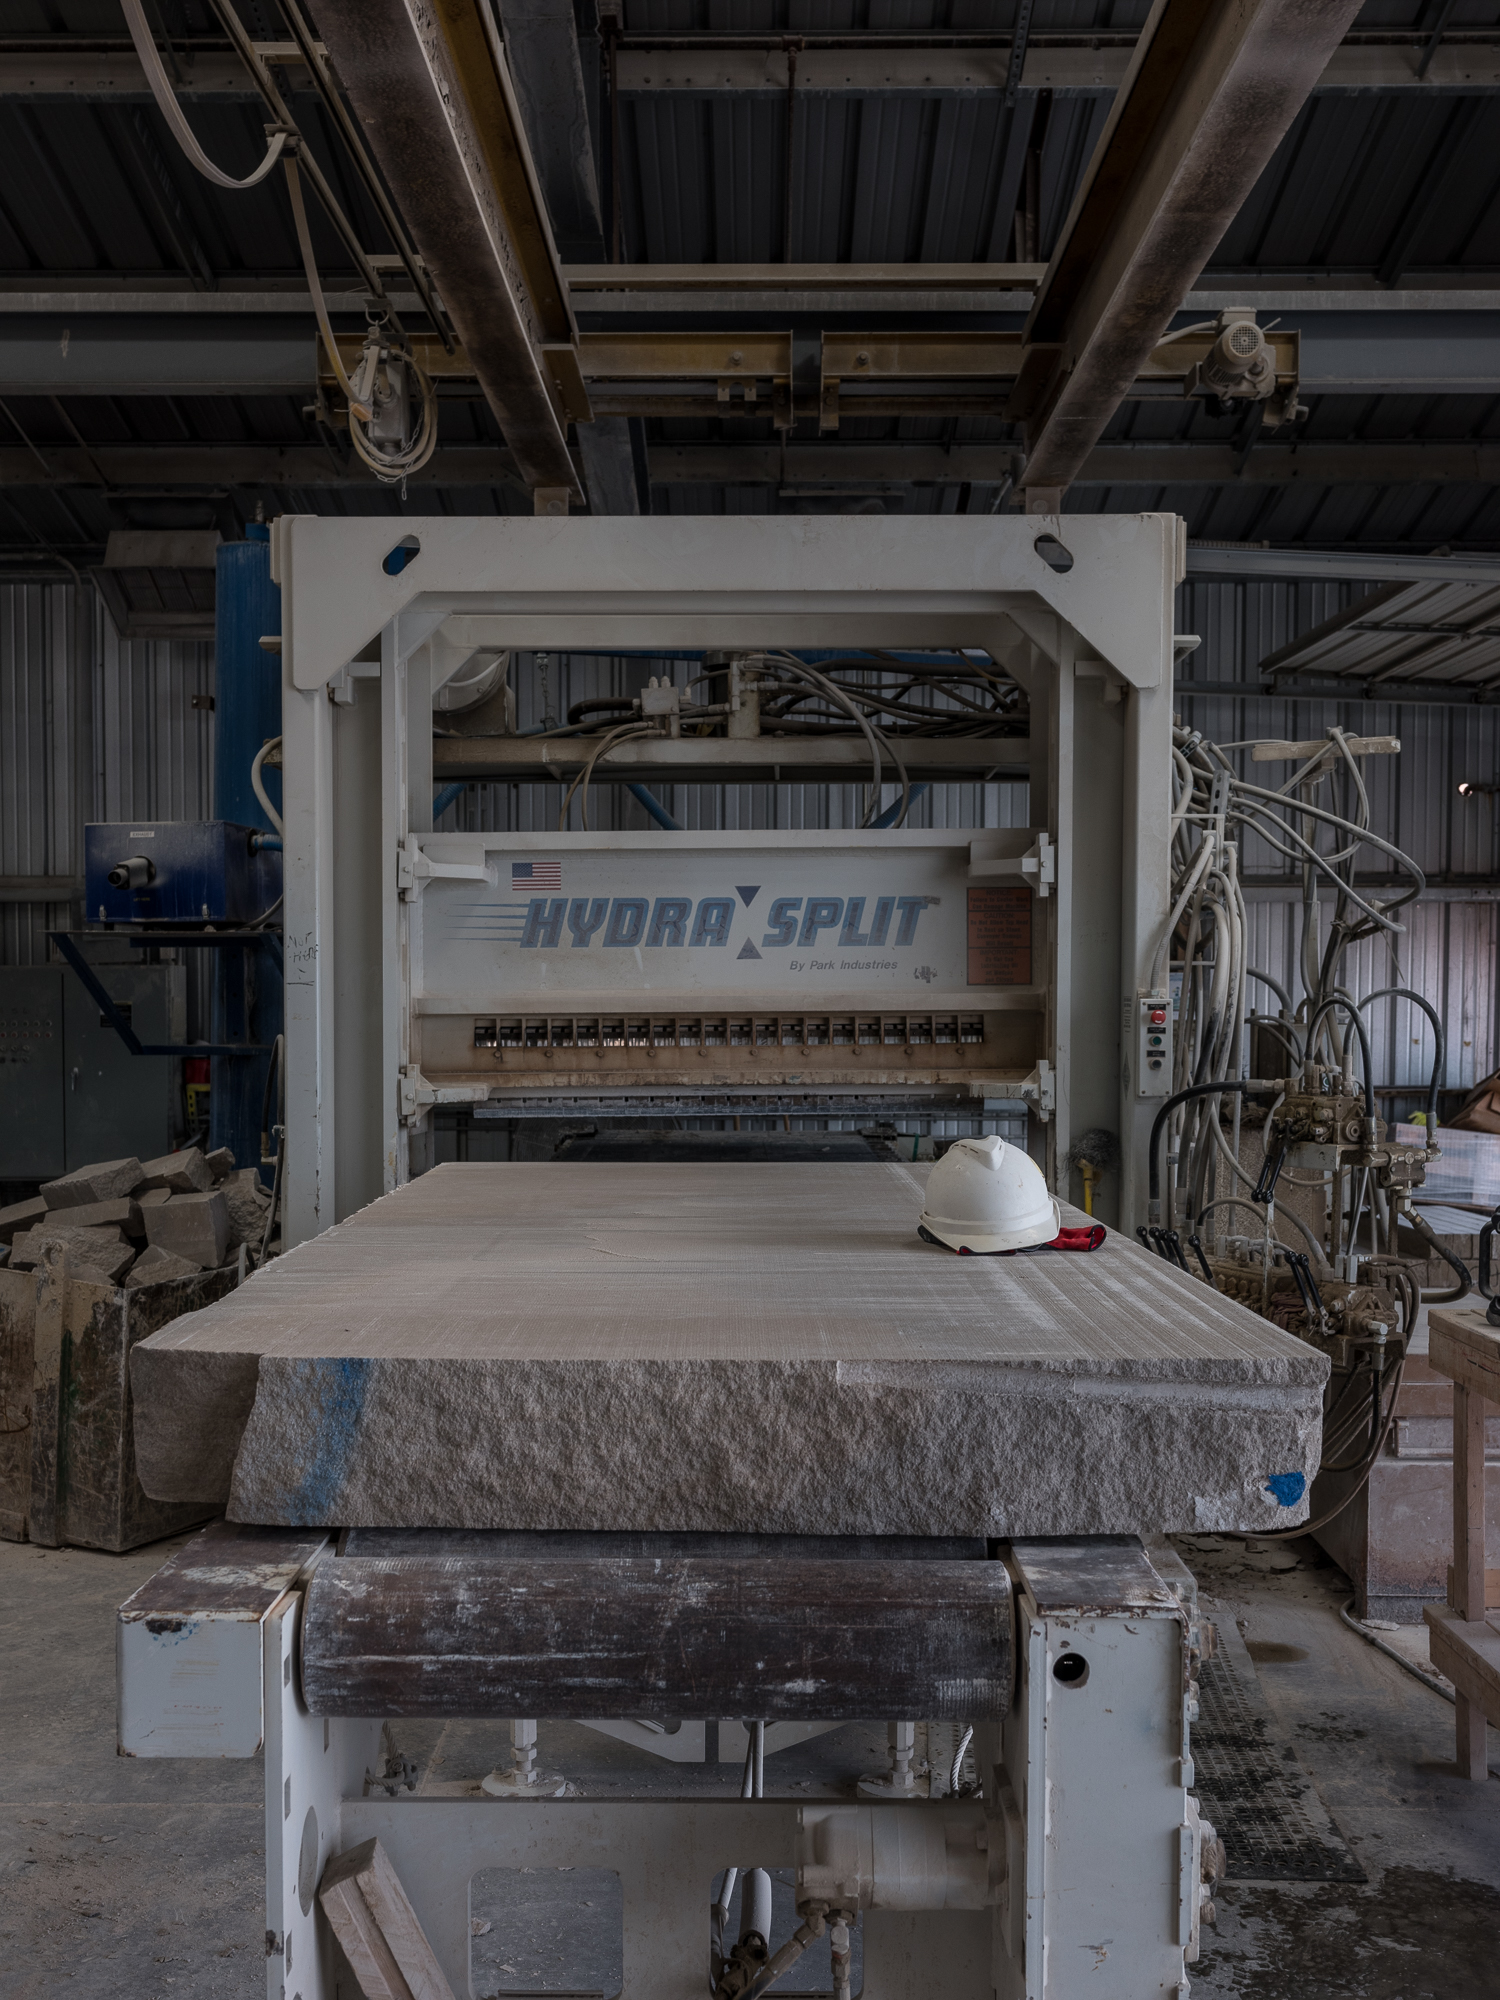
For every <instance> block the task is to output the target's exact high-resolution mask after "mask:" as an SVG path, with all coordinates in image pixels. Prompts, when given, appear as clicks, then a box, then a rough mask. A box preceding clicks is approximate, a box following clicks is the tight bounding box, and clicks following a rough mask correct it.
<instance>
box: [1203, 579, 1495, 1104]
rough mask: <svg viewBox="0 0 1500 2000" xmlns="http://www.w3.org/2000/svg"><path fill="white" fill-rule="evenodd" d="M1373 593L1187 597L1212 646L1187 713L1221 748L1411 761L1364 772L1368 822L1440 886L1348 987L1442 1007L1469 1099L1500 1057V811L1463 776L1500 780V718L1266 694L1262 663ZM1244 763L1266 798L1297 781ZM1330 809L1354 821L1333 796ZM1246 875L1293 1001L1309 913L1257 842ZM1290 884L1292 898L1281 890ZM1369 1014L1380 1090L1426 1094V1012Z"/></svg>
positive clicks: (1453, 1061) (1235, 587)
mask: <svg viewBox="0 0 1500 2000" xmlns="http://www.w3.org/2000/svg"><path fill="white" fill-rule="evenodd" d="M1364 588H1365V586H1363V585H1359V584H1350V583H1285V582H1259V581H1257V582H1245V583H1227V582H1218V581H1213V582H1194V583H1189V584H1186V585H1184V586H1183V589H1182V591H1181V593H1180V597H1179V603H1178V613H1177V629H1178V631H1179V632H1196V633H1198V634H1199V635H1200V637H1201V638H1202V640H1203V644H1202V646H1201V647H1200V648H1199V650H1198V651H1197V652H1195V653H1193V654H1191V655H1189V657H1188V658H1187V659H1186V660H1185V661H1184V662H1183V665H1182V668H1181V670H1180V673H1179V679H1178V698H1179V700H1178V706H1179V710H1180V713H1181V715H1182V718H1183V721H1184V722H1185V723H1186V724H1187V725H1188V726H1189V727H1191V728H1194V729H1201V730H1202V732H1203V734H1204V735H1205V736H1207V737H1209V738H1211V739H1212V740H1213V741H1214V742H1217V743H1220V744H1231V743H1242V742H1245V741H1247V740H1251V739H1256V738H1260V739H1266V738H1276V739H1280V740H1283V741H1288V742H1298V741H1311V740H1312V739H1313V738H1315V737H1320V736H1322V735H1324V734H1325V732H1326V731H1327V730H1328V729H1329V728H1330V727H1331V726H1332V725H1335V724H1337V725H1338V726H1339V727H1341V728H1343V729H1346V730H1348V731H1350V732H1351V733H1353V734H1357V735H1361V736H1394V737H1397V738H1399V739H1400V742H1401V754H1400V755H1399V756H1396V757H1371V758H1368V759H1366V760H1365V766H1364V768H1365V772H1366V783H1367V786H1368V789H1369V794H1370V805H1371V824H1372V826H1373V827H1374V828H1375V830H1376V831H1377V832H1379V833H1381V834H1383V835H1384V836H1385V838H1387V839H1388V840H1390V841H1392V842H1393V843H1394V844H1395V845H1396V846H1398V847H1400V848H1401V849H1402V850H1403V851H1404V852H1405V853H1407V854H1409V855H1410V856H1411V858H1412V860H1413V861H1415V862H1416V863H1417V865H1418V867H1419V868H1421V869H1422V871H1423V873H1424V875H1425V876H1426V877H1427V879H1428V884H1429V887H1428V891H1427V893H1426V895H1424V896H1423V898H1422V899H1421V901H1420V902H1419V903H1417V904H1416V905H1414V906H1412V907H1410V908H1409V909H1408V910H1406V911H1405V912H1403V917H1404V920H1405V922H1406V926H1407V928H1406V932H1405V934H1404V936H1402V937H1399V938H1396V939H1393V940H1391V941H1390V942H1389V943H1386V942H1383V941H1380V940H1375V939H1372V940H1370V941H1368V942H1366V943H1363V944H1361V945H1358V946H1356V947H1355V948H1354V949H1353V950H1351V952H1350V954H1349V957H1348V959H1347V961H1346V964H1347V967H1348V978H1347V980H1346V982H1345V983H1346V984H1347V985H1348V986H1349V988H1350V990H1351V991H1353V992H1354V993H1356V994H1360V993H1368V992H1373V991H1375V990H1376V989H1377V988H1379V987H1382V986H1393V985H1402V986H1411V987H1414V988H1415V989H1416V991H1418V992H1419V993H1421V994H1423V995H1424V996H1425V997H1426V998H1427V999H1428V1000H1430V1001H1431V1002H1432V1003H1433V1005H1434V1006H1436V1007H1437V1008H1438V1010H1439V1012H1440V1013H1441V1014H1442V1017H1443V1022H1444V1027H1445V1030H1446V1034H1447V1043H1448V1046H1447V1050H1446V1053H1445V1060H1444V1065H1443V1075H1442V1079H1441V1081H1442V1083H1443V1085H1444V1086H1445V1087H1447V1088H1452V1089H1457V1088H1461V1087H1463V1086H1466V1085H1468V1084H1472V1083H1475V1082H1477V1081H1478V1079H1479V1078H1480V1077H1482V1076H1485V1075H1487V1074H1488V1073H1489V1071H1491V1070H1492V1069H1494V1068H1495V1066H1496V1062H1497V1060H1500V1032H1497V1007H1500V981H1497V977H1496V964H1497V952H1500V926H1497V922H1496V905H1495V887H1496V882H1497V878H1500V852H1497V841H1500V825H1497V801H1496V800H1495V798H1493V797H1491V796H1489V795H1483V796H1481V797H1478V798H1474V799H1464V798H1460V796H1459V792H1458V786H1459V781H1460V780H1461V779H1465V778H1468V779H1472V780H1477V781H1479V782H1482V783H1490V782H1493V781H1494V780H1495V778H1496V777H1497V775H1500V708H1496V707H1475V706H1472V705H1461V704H1458V703H1451V704H1448V705H1445V706H1437V705H1431V706H1429V705H1426V704H1418V703H1412V702H1362V701H1342V702H1341V701H1331V700H1328V699H1326V698H1324V699H1314V698H1310V697H1308V696H1306V695H1300V696H1281V697H1276V698H1270V697H1267V696H1266V695H1263V694H1262V693H1261V692H1260V683H1259V673H1258V669H1259V664H1260V662H1261V661H1262V660H1263V659H1265V658H1267V657H1268V655H1270V654H1271V653H1273V652H1275V651H1277V650H1278V648H1280V647H1282V646H1284V645H1286V644H1287V642H1288V641H1289V640H1291V639H1293V638H1295V637H1296V636H1297V635H1298V634H1299V633H1302V632H1306V631H1309V630H1310V629H1311V628H1312V627H1313V626H1314V625H1317V624H1320V623H1321V622H1322V621H1323V620H1324V619H1325V618H1331V617H1332V616H1333V615H1334V613H1335V612H1338V611H1342V610H1344V609H1345V608H1346V607H1347V606H1348V605H1349V604H1351V603H1353V602H1354V601H1356V600H1357V598H1358V597H1360V596H1361V595H1362V594H1363V591H1364ZM1194 680H1199V681H1205V682H1209V683H1211V684H1212V685H1213V686H1215V687H1216V688H1222V687H1223V686H1224V685H1225V684H1226V683H1231V682H1242V683H1243V684H1244V685H1245V689H1246V692H1245V694H1244V695H1243V696H1241V695H1238V694H1225V693H1217V692H1216V693H1213V694H1194V693H1193V692H1192V682H1193V681H1194ZM1235 761H1236V763H1237V764H1238V765H1239V766H1240V769H1241V770H1242V772H1243V773H1244V774H1245V775H1247V776H1249V777H1251V778H1252V779H1253V781H1255V782H1259V783H1261V784H1264V785H1267V786H1270V787H1274V786H1276V785H1279V784H1281V783H1282V782H1284V780H1285V779H1286V778H1287V777H1288V776H1289V775H1290V767H1289V766H1286V765H1277V764H1261V765H1257V766H1253V767H1252V766H1251V764H1250V762H1249V757H1248V753H1241V754H1240V755H1239V756H1237V757H1236V759H1235ZM1320 802H1322V803H1325V804H1329V803H1332V809H1333V810H1335V811H1341V810H1343V806H1342V805H1341V804H1339V803H1334V802H1330V801H1329V800H1328V799H1327V796H1326V794H1325V795H1324V798H1323V799H1322V801H1320ZM1360 865H1361V870H1362V872H1366V871H1368V872H1370V873H1374V872H1375V871H1376V868H1377V866H1378V856H1377V855H1374V854H1371V853H1370V852H1369V851H1368V850H1367V852H1366V854H1365V856H1364V857H1363V858H1362V861H1361V864H1360ZM1241 866H1242V871H1243V873H1244V875H1245V877H1246V879H1247V880H1250V881H1253V882H1255V883H1257V884H1259V885H1261V886H1258V887H1256V888H1255V889H1253V890H1252V891H1251V892H1250V902H1251V909H1250V924H1251V939H1252V945H1251V953H1250V962H1251V964H1252V965H1255V966H1257V967H1258V968H1259V969H1260V970H1262V971H1264V972H1267V973H1269V974H1270V975H1271V976H1272V978H1274V979H1277V980H1279V981H1280V982H1281V983H1282V984H1283V985H1284V986H1287V987H1289V988H1290V989H1291V990H1292V992H1293V995H1294V997H1297V996H1299V995H1300V992H1301V987H1300V984H1299V981H1298V979H1297V975H1296V967H1297V964H1298V961H1299V949H1300V947H1299V940H1300V935H1301V909H1300V900H1299V899H1300V884H1299V883H1298V880H1297V877H1296V874H1295V871H1294V869H1293V868H1292V866H1291V864H1290V863H1288V862H1287V861H1285V860H1284V859H1283V857H1282V856H1280V855H1279V854H1277V853H1275V852H1274V851H1273V850H1272V848H1271V847H1270V846H1269V845H1268V844H1267V843H1266V842H1264V841H1262V840H1259V839H1255V838H1251V839H1247V840H1246V841H1245V842H1244V843H1243V848H1242V855H1241ZM1278 877H1279V878H1280V879H1281V881H1283V882H1284V883H1285V884H1286V887H1285V888H1284V889H1283V888H1277V887H1273V886H1272V884H1273V882H1274V881H1275V878H1278ZM1325 904H1326V897H1325ZM1252 999H1253V1001H1254V1004H1256V1005H1258V1006H1259V1007H1261V1008H1262V1009H1265V1010H1270V1011H1274V1009H1275V1005H1276V1003H1275V1001H1274V999H1273V998H1272V996H1271V994H1270V993H1269V992H1267V991H1266V990H1265V989H1264V988H1262V989H1261V990H1260V992H1259V994H1258V996H1252ZM1367 1018H1368V1020H1369V1023H1370V1030H1371V1044H1372V1049H1371V1054H1372V1059H1373V1066H1374V1071H1375V1081H1376V1082H1377V1083H1380V1084H1385V1085H1403V1086H1405V1085H1411V1086H1413V1087H1416V1086H1418V1085H1423V1086H1425V1084H1426V1082H1427V1079H1428V1076H1429V1074H1430V1072H1431V1069H1432V1061H1433V1037H1432V1029H1431V1027H1430V1025H1429V1024H1428V1022H1427V1019H1426V1016H1425V1015H1423V1014H1422V1013H1421V1012H1420V1011H1419V1010H1418V1009H1417V1008H1415V1007H1413V1006H1412V1005H1411V1003H1410V1002H1409V1001H1404V1000H1385V1001H1378V1002H1376V1003H1375V1005H1374V1006H1372V1007H1371V1008H1370V1009H1368V1010H1367ZM1407 1108H1408V1109H1410V1108H1414V1107H1413V1106H1408V1107H1407ZM1450 1108H1451V1106H1450Z"/></svg>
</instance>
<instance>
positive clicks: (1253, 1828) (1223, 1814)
mask: <svg viewBox="0 0 1500 2000" xmlns="http://www.w3.org/2000/svg"><path fill="white" fill-rule="evenodd" d="M1218 1632H1219V1646H1218V1651H1217V1652H1216V1653H1215V1655H1214V1657H1213V1659H1211V1660H1205V1661H1204V1662H1203V1665H1202V1667H1201V1668H1200V1670H1199V1676H1198V1691H1199V1692H1198V1701H1199V1712H1198V1720H1197V1722H1196V1723H1195V1724H1194V1725H1193V1764H1194V1768H1195V1770H1196V1773H1197V1779H1198V1785H1197V1799H1198V1804H1199V1806H1200V1807H1201V1808H1202V1811H1203V1814H1204V1816H1205V1818H1207V1819H1209V1820H1211V1821H1212V1822H1213V1825H1214V1828H1215V1831H1216V1832H1217V1833H1218V1834H1219V1836H1220V1838H1221V1839H1222V1840H1223V1842H1224V1851H1225V1854H1226V1856H1227V1857H1228V1863H1229V1866H1228V1871H1227V1874H1226V1878H1225V1879H1226V1880H1227V1881H1230V1882H1364V1881H1366V1880H1368V1877H1367V1876H1366V1874H1365V1871H1364V1869H1363V1868H1361V1867H1360V1865H1359V1863H1358V1861H1356V1859H1355V1858H1354V1855H1353V1853H1352V1852H1351V1850H1350V1848H1349V1846H1348V1843H1347V1842H1346V1841H1345V1839H1344V1836H1343V1835H1342V1834H1341V1833H1340V1832H1339V1830H1338V1828H1337V1827H1336V1826H1335V1825H1334V1823H1333V1819H1332V1817H1331V1815H1330V1814H1329V1811H1328V1808H1327V1807H1326V1806H1325V1805H1324V1804H1323V1801H1322V1800H1321V1799H1320V1798H1319V1797H1318V1794H1317V1791H1316V1790H1315V1789H1314V1786H1313V1783H1312V1780H1311V1779H1310V1778H1309V1777H1308V1775H1307V1773H1306V1772H1305V1771H1304V1770H1303V1768H1302V1766H1301V1764H1300V1763H1299V1762H1298V1759H1297V1753H1296V1751H1295V1750H1294V1749H1293V1747H1292V1745H1291V1743H1290V1742H1288V1741H1286V1740H1285V1739H1284V1738H1281V1737H1279V1736H1278V1735H1277V1734H1276V1731H1275V1727H1274V1724H1273V1723H1272V1720H1271V1716H1270V1712H1269V1710H1268V1709H1267V1707H1266V1703H1265V1697H1264V1696H1263V1695H1262V1693H1261V1690H1260V1682H1259V1680H1258V1678H1257V1677H1256V1672H1255V1667H1254V1663H1253V1662H1252V1661H1251V1658H1250V1655H1249V1654H1248V1653H1247V1652H1246V1651H1245V1647H1244V1642H1243V1641H1242V1640H1241V1638H1240V1636H1239V1633H1238V1632H1237V1631H1235V1629H1234V1627H1233V1625H1232V1624H1231V1623H1230V1622H1229V1621H1228V1620H1226V1621H1225V1622H1224V1623H1223V1624H1221V1625H1220V1626H1219V1628H1218Z"/></svg>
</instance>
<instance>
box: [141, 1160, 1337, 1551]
mask: <svg viewBox="0 0 1500 2000" xmlns="http://www.w3.org/2000/svg"><path fill="white" fill-rule="evenodd" d="M925 1177H926V1170H925V1169H924V1168H922V1167H908V1166H905V1165H887V1164H882V1163H881V1162H878V1161H871V1162H869V1163H863V1162H861V1163H859V1164H850V1165H832V1164H819V1165H808V1166H802V1165H789V1164H774V1165H765V1166H761V1165H723V1166H708V1167H705V1166H661V1165H651V1166H641V1165H624V1164H604V1163H575V1162H567V1163H556V1164H553V1163H545V1164H535V1163H516V1164H511V1165H450V1166H443V1167H438V1168H437V1169H435V1170H434V1171H433V1172H431V1173H428V1174H424V1175H423V1176H422V1177H421V1179H419V1180H417V1181H414V1182H412V1183H411V1185H410V1186H408V1187H405V1188H402V1189H400V1190H399V1191H398V1192H397V1193H395V1194H392V1195H387V1196H386V1197H385V1198H384V1199H383V1200H380V1201H377V1202H375V1203H373V1204H372V1205H371V1206H370V1207H369V1208H366V1209H363V1210H361V1211H360V1213H358V1214H357V1215H354V1216H351V1217H350V1218H349V1220H348V1221H347V1222H343V1223H340V1224H339V1225H338V1227H337V1228H334V1229H331V1230H328V1231H327V1232H326V1233H325V1234H324V1235H322V1236H319V1237H317V1238H315V1239H314V1240H313V1241H311V1242H309V1243H304V1244H302V1245H301V1246H300V1247H299V1248H297V1249H296V1250H293V1251H292V1252H291V1253H290V1254H289V1255H288V1256H285V1257H281V1258H278V1259H276V1260H274V1261H273V1262H272V1263H271V1264H270V1265H269V1266H268V1267H267V1268H266V1269H265V1270H264V1271H262V1272H260V1273H258V1274H257V1275H256V1276H255V1277H253V1278H252V1279H251V1280H250V1281H249V1282H248V1283H247V1284H245V1285H243V1286H242V1287H241V1288H240V1289H239V1290H238V1291H235V1292H232V1293H231V1294H230V1295H229V1296H228V1297H227V1298H225V1299H222V1300H220V1301H219V1302H218V1303H217V1304H216V1305H212V1306H208V1307H206V1308H205V1309H204V1310H203V1311H201V1312H196V1313H191V1314H189V1315H188V1316H187V1317H186V1318H184V1319H181V1320H178V1321H176V1322H175V1323H174V1324H173V1325H171V1326H169V1327H166V1328H164V1329H163V1330H162V1331H161V1332H160V1333H156V1334H153V1335H152V1336H151V1338H150V1339H149V1340H145V1341H142V1342H141V1343H140V1344H139V1345H138V1346H137V1347H136V1348H135V1349H134V1352H133V1354H132V1357H131V1360H132V1382H133V1389H134V1396H135V1416H136V1450H137V1456H138V1459H139V1463H140V1471H141V1477H142V1479H143V1481H144V1483H145V1486H146V1490H147V1492H148V1493H150V1494H152V1495H153V1496H154V1497H157V1498H160V1499H174V1500H177V1499H181V1500H218V1501H223V1502H225V1503H227V1507H228V1512H229V1515H230V1518H231V1519H233V1520H237V1521H249V1522H263V1523H266V1524H268V1525H278V1524H284V1525H298V1526H301V1525H318V1526H335V1525H338V1526H369V1527H375V1526H395V1527H420V1526H433V1527H454V1528H460V1527H471V1528H521V1529H537V1528H561V1529H608V1528H614V1529H636V1530H657V1531H660V1530H684V1531H693V1530H720V1531H739V1532H758V1533H781V1534H820V1535H851V1534H878V1535H886V1534H903V1535H953V1534H962V1535H1096V1534H1115V1533H1158V1532H1171V1531H1182V1530H1192V1529H1223V1528H1231V1527H1241V1528H1249V1529H1254V1530H1262V1529H1266V1528H1272V1527H1277V1526H1288V1525H1290V1524H1292V1523H1293V1522H1295V1521H1297V1520H1300V1519H1302V1518H1304V1517H1305V1513H1306V1503H1305V1501H1301V1502H1299V1503H1297V1504H1296V1505H1294V1506H1290V1507H1287V1506H1283V1505H1281V1504H1280V1503H1279V1501H1278V1500H1277V1499H1276V1497H1275V1495H1274V1494H1273V1493H1272V1492H1271V1491H1270V1490H1269V1489H1268V1487H1267V1485H1266V1482H1267V1480H1268V1479H1269V1478H1270V1477H1271V1476H1272V1475H1274V1474H1278V1473H1301V1474H1303V1475H1304V1476H1305V1477H1306V1478H1307V1480H1308V1481H1309V1482H1310V1480H1311V1476H1312V1473H1313V1471H1314V1469H1315V1467H1316V1464H1317V1460H1318V1450H1319V1437H1320V1427H1321V1409H1322V1389H1323V1382H1324V1378H1325V1376H1326V1374H1327V1370H1328V1364H1327V1361H1326V1360H1325V1358H1324V1357H1323V1356H1322V1355H1321V1354H1320V1353H1318V1352H1317V1351H1316V1350H1314V1349H1313V1348H1311V1347H1309V1346H1307V1345H1305V1344H1304V1343H1303V1342H1302V1341H1299V1340H1297V1339H1296V1338H1294V1337H1293V1336H1292V1335H1290V1334H1286V1333H1283V1332H1281V1331H1280V1330H1279V1329H1278V1328H1276V1327H1273V1326H1271V1325H1269V1324H1268V1323H1267V1322H1265V1321H1264V1320H1260V1319H1257V1318H1255V1317H1254V1316H1253V1315H1252V1314H1251V1313H1249V1312H1247V1311H1245V1310H1244V1309H1243V1308H1242V1307H1240V1306H1238V1305H1236V1304H1234V1303H1233V1302H1232V1301H1231V1300H1228V1299H1225V1298H1223V1297H1221V1296H1219V1295H1218V1294H1217V1293H1214V1292H1212V1291H1210V1290H1209V1289H1208V1287H1207V1286H1206V1285H1204V1284H1202V1283H1200V1282H1199V1281H1198V1280H1197V1279H1195V1278H1190V1277H1188V1276H1187V1275H1185V1274H1184V1273H1182V1272H1179V1271H1176V1270H1174V1269H1172V1268H1171V1267H1169V1266H1168V1265H1167V1264H1165V1263H1163V1262H1162V1261H1161V1259H1159V1258H1157V1257H1153V1256H1150V1255H1148V1254H1147V1253H1146V1252H1145V1251H1144V1250H1142V1249H1140V1248H1138V1247H1137V1246H1136V1245H1135V1244H1133V1243H1132V1242H1131V1241H1130V1240H1129V1239H1128V1238H1126V1237H1124V1236H1121V1235H1118V1234H1114V1233H1111V1235H1110V1236H1109V1238H1108V1240H1107V1241H1106V1243H1105V1244H1104V1246H1103V1247H1102V1248H1101V1249H1099V1250H1097V1251H1094V1252H1092V1253H1089V1254H1086V1255H1077V1254H1063V1253H1058V1252H1053V1251H1042V1252H1034V1253H1030V1254H1024V1255H1019V1256H1012V1257H957V1256H954V1255H953V1254H952V1253H950V1252H948V1251H946V1250H940V1249H935V1248H933V1247H932V1246H931V1245H929V1244H924V1243H922V1242H921V1241H920V1240H919V1239H918V1237H917V1234H916V1221H917V1216H918V1213H919V1212H920V1209H921V1205H922V1190H923V1184H924V1181H925ZM1064 1213H1065V1220H1068V1221H1071V1222H1074V1223H1081V1222H1082V1221H1083V1220H1084V1218H1083V1217H1082V1216H1081V1215H1078V1214H1077V1213H1076V1212H1075V1211H1065V1212H1064Z"/></svg>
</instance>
